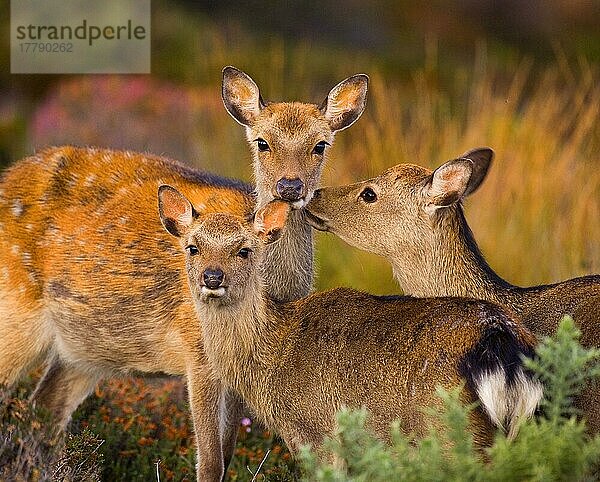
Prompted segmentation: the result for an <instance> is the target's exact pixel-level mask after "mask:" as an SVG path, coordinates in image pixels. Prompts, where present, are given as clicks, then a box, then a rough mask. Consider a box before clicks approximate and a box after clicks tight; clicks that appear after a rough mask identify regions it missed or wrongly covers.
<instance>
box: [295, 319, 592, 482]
mask: <svg viewBox="0 0 600 482" xmlns="http://www.w3.org/2000/svg"><path fill="white" fill-rule="evenodd" d="M579 336H580V333H579V331H578V330H577V329H576V328H575V325H574V323H573V320H572V319H570V318H568V317H565V319H563V321H562V322H561V324H560V327H559V329H558V332H557V334H556V335H555V336H554V337H553V338H548V339H545V340H543V342H542V343H541V344H540V346H539V347H538V348H537V350H536V353H537V359H536V360H527V361H526V363H527V365H528V367H529V368H530V369H532V370H533V371H534V372H535V373H537V375H538V376H539V378H540V379H541V380H542V382H543V383H544V384H545V397H544V401H543V403H542V409H543V411H544V415H543V416H540V417H538V418H536V419H531V420H528V421H525V422H524V423H523V424H522V426H521V428H520V431H519V434H518V436H517V437H516V439H515V440H513V441H509V440H507V438H506V437H505V436H504V435H503V434H498V435H497V436H496V440H495V442H494V444H493V446H492V447H491V448H490V449H489V450H488V451H487V456H488V458H489V460H488V461H487V462H484V461H483V460H482V458H481V456H480V455H479V454H478V453H477V452H476V451H475V450H474V448H473V440H472V436H471V435H470V434H469V433H468V431H467V421H468V414H469V411H470V410H472V408H473V407H464V406H462V405H461V403H460V402H459V393H460V389H458V388H457V389H456V390H452V391H444V390H439V392H438V393H439V396H440V397H441V398H442V400H443V402H444V406H445V410H444V411H443V412H442V413H440V414H439V415H438V417H439V419H440V421H441V422H442V424H443V426H445V427H446V430H444V431H436V430H434V429H431V432H430V435H429V436H428V437H426V438H424V439H422V440H417V441H415V440H412V439H410V437H407V436H406V435H404V434H403V433H402V432H401V430H400V426H399V424H397V423H396V424H394V425H393V426H392V429H391V430H392V440H393V443H392V445H391V446H387V445H385V444H383V443H382V442H381V441H379V440H377V439H376V438H375V437H374V436H372V435H371V434H370V433H369V432H368V431H367V430H366V429H365V424H366V420H367V418H368V414H367V413H366V412H365V411H364V410H344V411H342V412H340V413H339V415H338V429H337V432H336V434H335V436H334V437H333V438H330V439H328V440H327V441H326V443H325V447H324V456H323V457H321V458H318V457H317V456H316V455H315V453H314V452H312V451H311V450H310V448H308V447H305V448H304V449H303V450H302V452H301V460H302V466H303V469H304V479H305V480H307V481H322V482H334V481H335V482H342V481H348V482H349V481H352V482H361V481H365V482H366V481H368V482H377V481H382V482H389V481H392V480H393V481H398V482H402V481H414V482H417V481H419V482H420V481H461V482H462V481H485V482H488V481H498V482H501V481H502V482H506V481H523V480H527V481H544V482H546V481H586V480H598V474H596V473H594V471H595V470H596V469H597V466H598V463H599V462H600V436H595V437H590V436H588V435H587V434H586V432H585V422H584V421H578V420H577V419H576V418H575V416H574V414H573V411H572V408H571V406H570V403H571V400H572V398H573V397H574V396H575V395H576V394H577V392H578V391H579V390H581V388H582V386H583V385H584V383H585V382H586V380H588V379H589V378H590V377H594V376H597V375H598V374H599V373H600V366H599V365H598V363H597V359H598V357H599V351H598V350H595V349H592V350H586V349H583V348H582V347H581V346H580V345H579V343H578V338H579ZM325 460H335V463H330V462H324V461H325Z"/></svg>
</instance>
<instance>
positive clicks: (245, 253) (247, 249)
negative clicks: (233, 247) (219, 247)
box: [237, 248, 252, 259]
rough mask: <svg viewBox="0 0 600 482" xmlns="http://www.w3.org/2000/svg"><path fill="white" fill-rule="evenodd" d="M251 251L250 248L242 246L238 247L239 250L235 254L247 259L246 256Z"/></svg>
mask: <svg viewBox="0 0 600 482" xmlns="http://www.w3.org/2000/svg"><path fill="white" fill-rule="evenodd" d="M251 252H252V250H251V249H250V248H242V249H240V250H239V251H238V254H237V255H238V256H239V257H240V258H244V259H247V258H248V256H250V253H251Z"/></svg>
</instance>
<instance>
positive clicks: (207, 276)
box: [202, 269, 224, 290]
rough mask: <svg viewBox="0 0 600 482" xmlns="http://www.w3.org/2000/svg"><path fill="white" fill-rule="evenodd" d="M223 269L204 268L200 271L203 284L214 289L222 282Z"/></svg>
mask: <svg viewBox="0 0 600 482" xmlns="http://www.w3.org/2000/svg"><path fill="white" fill-rule="evenodd" d="M223 276H224V275H223V271H221V270H220V269H205V270H204V273H202V278H203V279H204V284H205V286H206V287H207V288H209V289H211V290H216V289H217V288H218V287H219V286H221V285H222V284H223Z"/></svg>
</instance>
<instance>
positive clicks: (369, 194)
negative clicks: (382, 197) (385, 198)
mask: <svg viewBox="0 0 600 482" xmlns="http://www.w3.org/2000/svg"><path fill="white" fill-rule="evenodd" d="M360 198H361V199H362V200H363V201H364V202H366V203H374V202H375V201H377V194H375V191H373V189H371V188H370V187H366V188H364V189H363V191H362V192H361V193H360Z"/></svg>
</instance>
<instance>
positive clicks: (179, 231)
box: [158, 184, 197, 238]
mask: <svg viewBox="0 0 600 482" xmlns="http://www.w3.org/2000/svg"><path fill="white" fill-rule="evenodd" d="M158 211H159V213H160V220H161V222H162V225H163V226H164V227H165V229H166V230H167V231H168V232H169V233H170V234H172V235H173V236H176V237H178V238H179V237H181V236H182V235H183V233H185V232H186V231H187V229H188V228H189V227H190V225H191V224H192V221H193V219H194V217H196V215H197V214H196V212H195V211H194V207H193V206H192V203H191V202H190V201H188V199H187V198H186V197H185V196H184V195H183V194H181V193H180V192H179V191H178V190H177V189H175V188H174V187H171V186H168V185H166V184H163V185H162V186H160V187H159V188H158Z"/></svg>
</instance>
